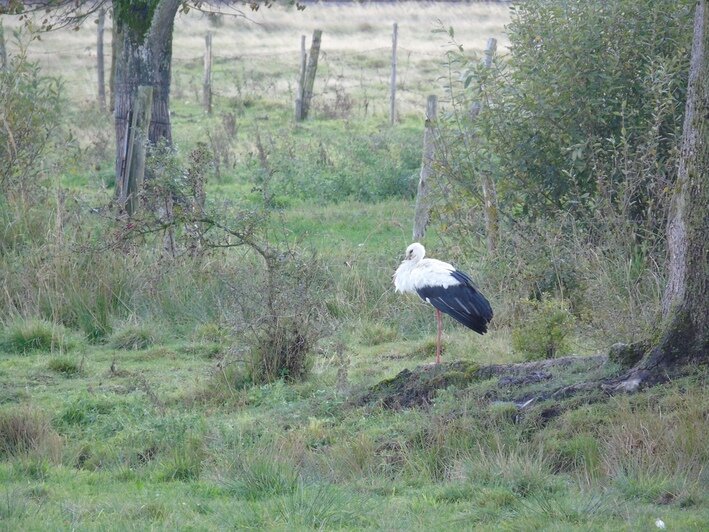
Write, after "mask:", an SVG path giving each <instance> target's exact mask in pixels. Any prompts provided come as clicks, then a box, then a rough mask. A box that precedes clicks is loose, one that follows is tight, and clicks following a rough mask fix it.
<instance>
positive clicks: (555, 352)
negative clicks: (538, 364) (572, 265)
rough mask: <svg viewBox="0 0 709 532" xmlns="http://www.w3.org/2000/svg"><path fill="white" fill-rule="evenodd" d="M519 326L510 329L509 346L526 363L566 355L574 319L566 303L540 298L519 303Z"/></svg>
mask: <svg viewBox="0 0 709 532" xmlns="http://www.w3.org/2000/svg"><path fill="white" fill-rule="evenodd" d="M522 305H523V307H525V310H524V312H523V315H524V317H523V318H522V320H521V321H522V323H520V324H518V325H516V326H515V327H514V328H513V330H512V346H513V348H514V349H515V351H518V352H520V353H523V354H524V355H525V357H526V358H527V360H537V359H540V358H554V357H557V356H561V355H565V354H568V352H569V343H568V339H569V334H570V333H571V328H572V326H573V323H574V318H573V316H572V315H571V313H570V312H569V309H568V305H567V304H566V302H564V301H563V300H560V299H551V298H544V299H542V300H541V301H536V300H533V301H523V302H522Z"/></svg>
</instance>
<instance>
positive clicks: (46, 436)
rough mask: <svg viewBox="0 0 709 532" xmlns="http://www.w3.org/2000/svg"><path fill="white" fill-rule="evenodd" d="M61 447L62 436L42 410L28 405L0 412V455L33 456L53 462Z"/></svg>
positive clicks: (5, 456)
mask: <svg viewBox="0 0 709 532" xmlns="http://www.w3.org/2000/svg"><path fill="white" fill-rule="evenodd" d="M61 447H62V439H61V437H60V436H59V435H58V434H57V433H56V432H55V431H54V429H53V428H52V425H51V423H50V421H49V419H48V418H47V417H46V416H45V415H43V414H42V413H40V412H37V411H36V410H33V409H30V408H28V407H25V408H17V409H8V410H4V411H3V412H1V413H0V457H3V458H7V457H14V458H19V457H23V456H29V455H35V456H39V457H43V458H51V459H52V460H55V461H56V460H57V459H58V458H59V455H60V453H61Z"/></svg>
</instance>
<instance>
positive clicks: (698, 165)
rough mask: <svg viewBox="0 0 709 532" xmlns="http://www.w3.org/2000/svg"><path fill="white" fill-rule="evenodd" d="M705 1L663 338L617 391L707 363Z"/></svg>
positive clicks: (699, 11)
mask: <svg viewBox="0 0 709 532" xmlns="http://www.w3.org/2000/svg"><path fill="white" fill-rule="evenodd" d="M708 21H709V13H708V12H707V9H706V0H700V1H699V2H698V3H697V8H696V13H695V20H694V38H693V42H692V58H691V62H690V68H689V84H688V87H687V104H686V107H685V116H684V129H683V133H682V147H681V153H680V162H679V169H678V172H677V182H676V184H675V191H674V196H673V198H672V204H671V206H670V214H669V220H668V227H667V248H668V252H669V268H668V270H669V271H668V274H669V279H668V283H667V289H666V291H665V297H664V301H663V314H664V319H663V326H662V328H661V331H662V334H661V336H660V339H659V341H657V342H656V343H655V345H654V347H653V348H652V349H650V351H649V352H648V353H647V354H646V355H645V356H644V357H643V359H642V360H641V361H640V362H639V363H638V365H637V366H636V367H635V368H634V369H633V370H632V371H631V372H630V374H629V375H627V376H626V377H625V378H624V379H623V381H622V382H621V383H620V384H618V385H617V386H616V387H617V388H620V389H624V390H629V391H631V390H634V389H636V388H638V387H639V386H640V385H642V384H644V383H652V382H658V381H661V380H665V379H666V376H665V375H666V374H667V373H672V371H673V370H674V369H676V368H677V367H678V366H680V365H684V364H696V363H706V362H707V361H709V293H707V288H708V286H709V256H708V254H707V238H708V237H709V216H707V213H708V212H709V182H708V181H709V179H708V176H707V172H708V170H709V146H708V145H707V140H708V137H709V125H708V124H707V116H709V68H708V65H707V55H706V54H707V43H708V41H709V34H708V33H707V22H708Z"/></svg>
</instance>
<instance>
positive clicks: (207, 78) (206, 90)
mask: <svg viewBox="0 0 709 532" xmlns="http://www.w3.org/2000/svg"><path fill="white" fill-rule="evenodd" d="M204 43H205V50H204V85H203V87H202V97H203V103H204V110H205V111H207V114H210V115H211V114H212V34H211V33H207V35H206V36H205V37H204Z"/></svg>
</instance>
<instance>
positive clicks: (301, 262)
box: [231, 244, 327, 384]
mask: <svg viewBox="0 0 709 532" xmlns="http://www.w3.org/2000/svg"><path fill="white" fill-rule="evenodd" d="M254 250H255V251H256V253H255V254H254V255H251V256H250V257H246V258H245V259H246V260H242V262H241V265H240V266H241V268H243V269H242V270H241V271H240V272H238V275H237V278H239V279H240V283H239V284H238V285H237V284H231V288H232V294H233V296H234V299H235V301H236V302H237V305H238V310H239V312H238V314H239V316H238V321H237V322H236V323H235V325H236V327H237V331H238V332H239V334H240V335H241V336H242V338H243V341H244V343H245V346H246V349H247V355H246V361H247V365H248V371H249V374H250V377H251V379H250V380H251V381H252V382H254V383H256V384H261V383H268V382H274V381H277V380H279V379H284V380H287V381H298V380H302V379H304V378H305V377H306V376H307V375H308V373H309V371H310V368H311V360H310V354H311V352H312V349H313V347H314V346H315V342H316V341H317V340H318V339H319V338H320V337H321V336H322V334H323V333H324V330H325V312H324V303H323V298H322V297H321V292H320V289H321V288H322V287H323V286H324V285H325V283H326V282H327V279H326V277H325V276H324V272H323V268H322V266H321V265H320V262H319V261H318V259H317V258H316V257H315V256H313V255H304V254H303V253H302V252H300V251H298V250H295V249H290V248H287V247H285V246H284V247H278V246H276V245H268V244H256V246H255V248H254ZM254 294H259V297H254Z"/></svg>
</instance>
